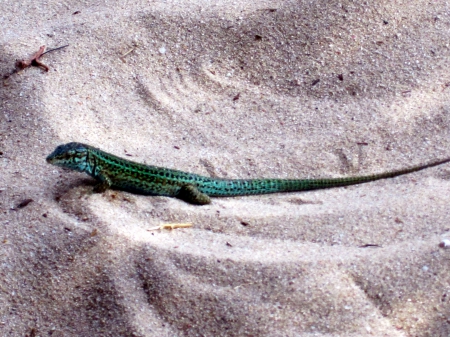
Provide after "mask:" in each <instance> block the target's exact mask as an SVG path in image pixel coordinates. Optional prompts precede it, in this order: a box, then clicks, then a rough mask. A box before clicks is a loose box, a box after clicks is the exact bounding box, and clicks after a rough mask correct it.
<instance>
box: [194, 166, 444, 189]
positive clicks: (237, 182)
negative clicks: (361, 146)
mask: <svg viewBox="0 0 450 337" xmlns="http://www.w3.org/2000/svg"><path fill="white" fill-rule="evenodd" d="M448 162H450V158H447V159H443V160H439V161H435V162H432V163H429V164H426V165H419V166H414V167H411V168H407V169H403V170H398V171H391V172H385V173H379V174H372V175H367V176H357V177H343V178H325V179H303V180H302V179H231V180H227V179H210V180H209V181H207V182H204V184H202V185H203V186H199V187H198V189H199V190H200V191H201V192H203V193H205V194H207V195H209V196H213V197H220V196H237V195H252V194H268V193H278V192H295V191H309V190H316V189H324V188H332V187H340V186H348V185H356V184H361V183H366V182H370V181H374V180H380V179H386V178H393V177H397V176H400V175H403V174H408V173H412V172H417V171H421V170H424V169H427V168H430V167H434V166H438V165H442V164H445V163H448Z"/></svg>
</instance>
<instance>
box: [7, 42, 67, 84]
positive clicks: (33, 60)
mask: <svg viewBox="0 0 450 337" xmlns="http://www.w3.org/2000/svg"><path fill="white" fill-rule="evenodd" d="M67 46H68V44H67V45H65V46H62V47H58V48H55V49H50V50H47V51H46V52H44V50H45V46H41V47H40V48H39V50H38V51H37V52H36V53H34V55H33V56H32V57H30V58H29V59H25V60H17V61H16V64H15V69H14V70H13V71H12V72H11V73H10V74H7V75H4V76H3V78H4V79H7V78H8V77H9V76H11V75H12V74H14V73H17V72H19V71H21V70H23V69H26V68H28V67H30V66H33V67H39V68H41V69H43V70H44V71H49V67H48V66H46V65H45V64H43V63H42V62H41V61H40V60H39V58H41V57H42V55H45V54H47V53H50V52H52V51H55V50H59V49H63V48H66V47H67Z"/></svg>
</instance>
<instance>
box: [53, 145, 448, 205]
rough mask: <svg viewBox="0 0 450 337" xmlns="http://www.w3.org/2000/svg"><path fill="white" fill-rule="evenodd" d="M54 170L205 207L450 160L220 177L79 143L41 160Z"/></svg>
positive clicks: (99, 186) (98, 189) (102, 184)
mask: <svg viewBox="0 0 450 337" xmlns="http://www.w3.org/2000/svg"><path fill="white" fill-rule="evenodd" d="M46 160H47V162H48V163H50V164H53V165H56V166H61V167H64V168H68V169H72V170H75V171H79V172H85V173H87V174H89V175H90V176H92V177H93V178H95V179H96V180H97V181H98V183H97V185H95V186H94V192H99V193H101V192H104V191H106V190H107V189H109V188H112V189H118V190H124V191H128V192H132V193H136V194H144V195H161V196H169V197H176V198H178V199H181V200H184V201H186V202H189V203H191V204H196V205H205V204H209V203H210V202H211V199H210V197H231V196H241V195H255V194H268V193H280V192H297V191H308V190H316V189H325V188H333V187H341V186H348V185H355V184H361V183H366V182H371V181H374V180H380V179H386V178H393V177H397V176H400V175H403V174H408V173H412V172H417V171H420V170H424V169H426V168H430V167H434V166H438V165H441V164H445V163H448V162H450V158H447V159H443V160H438V161H434V162H431V163H428V164H425V165H419V166H414V167H410V168H406V169H401V170H397V171H390V172H384V173H377V174H371V175H365V176H353V177H342V178H319V179H225V178H212V177H206V176H202V175H198V174H194V173H189V172H184V171H179V170H175V169H169V168H164V167H158V166H151V165H145V164H140V163H136V162H133V161H130V160H126V159H123V158H120V157H118V156H115V155H113V154H110V153H107V152H105V151H102V150H100V149H98V148H95V147H93V146H90V145H86V144H82V143H76V142H72V143H67V144H63V145H59V146H58V147H56V149H55V150H54V151H53V152H52V153H51V154H50V155H49V156H48V157H47V159H46Z"/></svg>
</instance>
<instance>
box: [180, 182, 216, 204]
mask: <svg viewBox="0 0 450 337" xmlns="http://www.w3.org/2000/svg"><path fill="white" fill-rule="evenodd" d="M176 197H177V198H178V199H181V200H184V201H186V202H188V203H190V204H194V205H206V204H209V203H211V199H210V198H209V196H208V195H206V194H205V193H202V192H200V191H199V190H198V189H197V187H195V186H194V185H184V186H182V187H181V188H180V191H179V192H178V194H177V195H176Z"/></svg>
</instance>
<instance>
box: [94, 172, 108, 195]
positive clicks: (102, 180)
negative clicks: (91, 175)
mask: <svg viewBox="0 0 450 337" xmlns="http://www.w3.org/2000/svg"><path fill="white" fill-rule="evenodd" d="M97 180H99V183H98V184H96V185H95V186H94V192H95V193H102V192H105V191H106V190H107V189H108V188H111V186H112V181H111V179H110V178H109V177H108V176H106V175H104V174H101V175H99V176H98V177H97Z"/></svg>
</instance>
